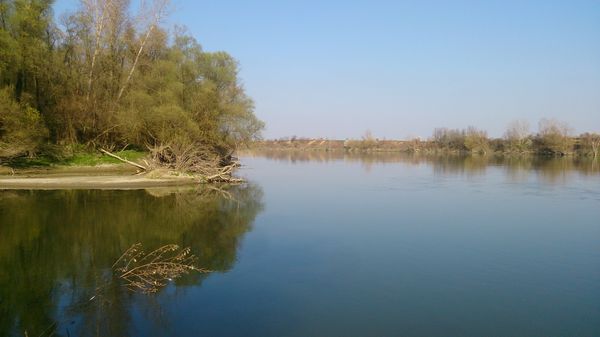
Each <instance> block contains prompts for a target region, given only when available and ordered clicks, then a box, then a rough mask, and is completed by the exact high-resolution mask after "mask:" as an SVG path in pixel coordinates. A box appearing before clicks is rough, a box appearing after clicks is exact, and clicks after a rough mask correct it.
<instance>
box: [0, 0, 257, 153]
mask: <svg viewBox="0 0 600 337" xmlns="http://www.w3.org/2000/svg"><path fill="white" fill-rule="evenodd" d="M52 3H53V1H48V0H0V160H10V159H11V158H15V157H20V156H36V155H44V156H59V157H60V156H65V155H69V153H70V152H72V151H74V150H73V149H77V148H79V149H81V148H82V147H87V148H89V149H94V148H97V147H104V148H108V149H120V148H123V147H130V148H138V149H141V150H148V149H154V150H156V151H157V153H156V158H159V159H160V160H165V161H169V160H177V161H179V160H183V159H186V158H187V157H190V153H192V155H191V156H194V155H201V154H206V153H211V154H218V155H226V154H228V153H230V152H231V151H232V150H233V149H234V147H235V146H236V145H237V144H240V143H241V142H244V141H248V140H251V139H253V138H254V137H255V136H256V135H257V134H258V133H259V131H260V130H261V129H262V127H263V123H262V122H261V121H259V120H258V119H257V118H256V117H255V115H254V113H253V102H252V100H251V99H250V98H249V97H248V96H247V95H246V94H245V92H244V88H243V87H242V85H241V83H240V81H239V79H238V64H237V62H236V60H235V59H233V58H232V57H231V56H230V55H229V54H227V53H225V52H206V51H204V50H202V48H201V46H200V44H198V42H197V41H196V40H195V39H194V38H193V37H191V36H189V35H188V34H186V32H185V30H184V29H182V28H177V27H176V28H175V29H172V30H170V31H168V30H166V29H164V28H162V27H161V21H163V19H164V17H165V13H166V12H167V11H168V10H169V6H168V0H153V1H142V2H141V4H140V5H139V6H135V9H136V11H138V12H137V13H135V14H134V13H133V10H131V9H130V8H129V3H130V1H128V0H81V1H80V4H79V7H78V9H77V10H76V11H74V12H73V13H68V14H65V15H62V16H61V19H60V21H59V23H57V22H55V20H54V14H53V12H52ZM198 151H201V152H198ZM185 156H187V157H185Z"/></svg>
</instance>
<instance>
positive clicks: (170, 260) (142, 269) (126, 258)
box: [112, 243, 209, 293]
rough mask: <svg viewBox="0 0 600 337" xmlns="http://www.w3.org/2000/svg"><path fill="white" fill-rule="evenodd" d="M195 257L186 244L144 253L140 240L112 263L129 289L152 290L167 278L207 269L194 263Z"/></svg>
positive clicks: (171, 278)
mask: <svg viewBox="0 0 600 337" xmlns="http://www.w3.org/2000/svg"><path fill="white" fill-rule="evenodd" d="M195 262H196V257H195V256H194V255H192V254H190V249H189V248H184V249H180V247H179V246H178V245H174V244H170V245H165V246H162V247H160V248H158V249H155V250H153V251H151V252H150V253H145V252H144V251H143V249H142V244H141V243H137V244H134V245H132V246H131V247H129V249H127V250H126V251H125V253H123V255H121V257H119V259H117V261H115V263H114V264H113V266H112V268H113V272H114V273H115V275H116V276H117V277H118V278H119V279H121V280H122V281H123V282H124V286H125V287H127V288H128V289H129V290H132V291H137V292H142V293H155V292H157V291H159V290H160V289H161V288H162V287H164V286H165V285H166V284H167V282H169V281H172V280H175V279H177V278H179V277H181V276H183V275H185V274H188V273H190V272H192V271H195V272H201V273H208V272H209V271H208V270H206V269H202V268H198V267H196V266H195Z"/></svg>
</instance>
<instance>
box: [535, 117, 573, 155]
mask: <svg viewBox="0 0 600 337" xmlns="http://www.w3.org/2000/svg"><path fill="white" fill-rule="evenodd" d="M570 134H571V128H570V127H569V125H568V124H567V123H565V122H561V121H557V120H555V119H542V120H540V122H539V132H538V136H537V146H538V151H539V152H546V153H552V154H556V155H565V154H568V153H570V152H571V151H572V149H573V140H572V139H571V137H570Z"/></svg>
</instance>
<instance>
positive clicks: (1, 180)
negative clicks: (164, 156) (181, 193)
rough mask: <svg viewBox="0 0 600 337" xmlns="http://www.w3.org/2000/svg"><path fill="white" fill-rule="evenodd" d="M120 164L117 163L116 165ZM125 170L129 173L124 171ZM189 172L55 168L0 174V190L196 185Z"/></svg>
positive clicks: (117, 168)
mask: <svg viewBox="0 0 600 337" xmlns="http://www.w3.org/2000/svg"><path fill="white" fill-rule="evenodd" d="M119 166H120V165H119ZM128 171H129V172H128ZM198 183H199V179H198V178H197V177H194V176H191V175H183V174H177V173H175V172H170V171H151V172H148V173H145V174H143V175H136V174H134V173H133V172H131V170H128V169H127V168H125V167H107V166H104V167H85V168H84V167H78V168H76V169H74V170H71V171H69V170H60V169H59V170H57V171H51V170H50V171H46V172H34V171H33V170H30V172H29V173H27V174H23V173H19V174H14V175H0V190H9V189H36V190H48V189H140V188H151V187H165V186H183V185H193V184H198Z"/></svg>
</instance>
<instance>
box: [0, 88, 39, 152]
mask: <svg viewBox="0 0 600 337" xmlns="http://www.w3.org/2000/svg"><path fill="white" fill-rule="evenodd" d="M46 137H47V130H46V128H45V126H44V122H43V120H42V117H41V116H40V114H39V112H38V111H37V110H36V109H34V108H32V107H30V106H29V105H27V104H18V103H17V102H16V101H14V100H13V99H12V98H11V95H10V94H9V93H8V89H3V90H0V157H4V158H12V157H17V156H22V155H28V156H31V155H32V154H34V153H35V152H36V150H37V148H38V147H39V146H40V144H41V143H42V142H43V141H44V139H45V138H46Z"/></svg>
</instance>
